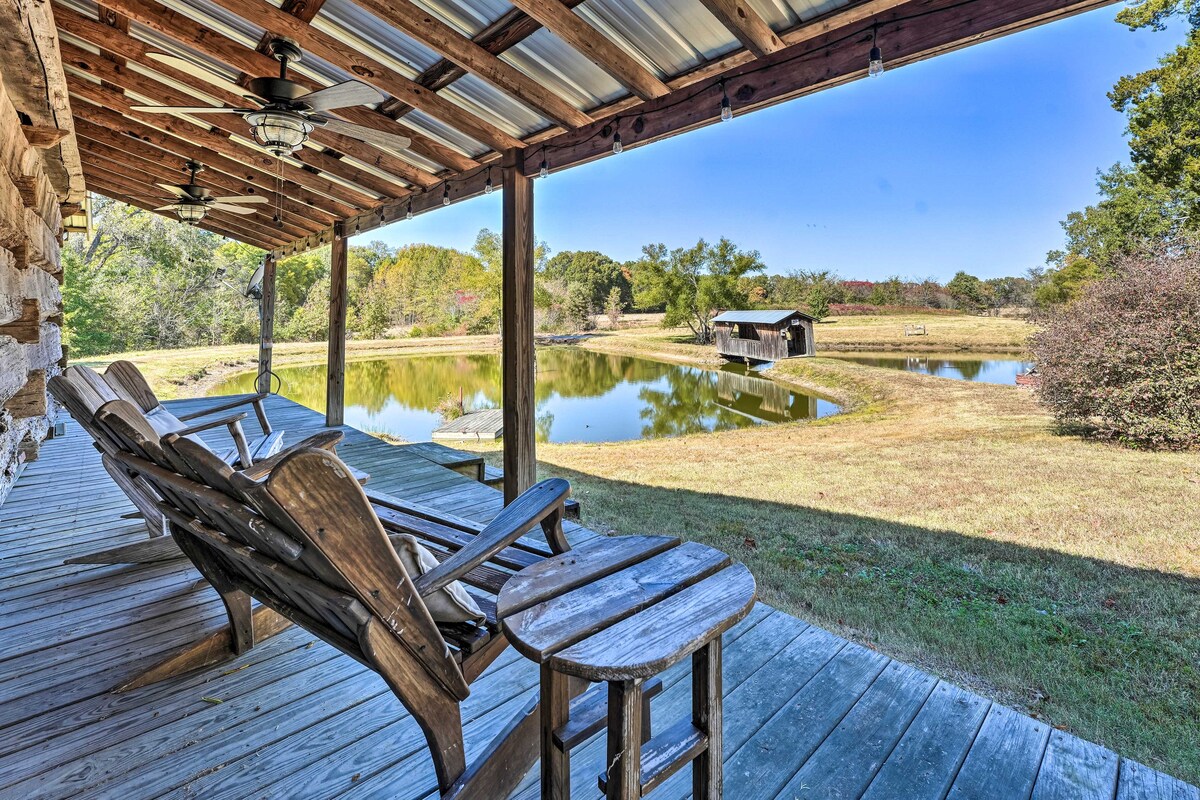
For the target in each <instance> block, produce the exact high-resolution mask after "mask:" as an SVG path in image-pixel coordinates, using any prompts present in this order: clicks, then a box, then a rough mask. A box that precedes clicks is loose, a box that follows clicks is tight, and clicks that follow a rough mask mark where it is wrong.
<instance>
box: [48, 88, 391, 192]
mask: <svg viewBox="0 0 1200 800" xmlns="http://www.w3.org/2000/svg"><path fill="white" fill-rule="evenodd" d="M67 84H68V86H70V88H71V96H72V97H75V98H79V99H81V100H87V101H88V102H90V103H93V104H95V105H98V106H101V107H103V108H107V109H112V110H114V111H115V112H116V113H117V114H118V115H120V116H121V117H123V118H125V119H126V120H133V121H135V122H140V123H142V124H143V125H146V126H149V127H151V128H157V129H158V130H160V131H163V132H165V133H168V134H170V135H172V136H174V137H176V138H179V139H183V140H184V141H189V142H192V143H194V145H196V146H198V147H200V148H206V149H208V150H211V151H213V152H216V153H220V154H221V155H223V156H225V157H226V158H230V159H233V160H234V161H237V162H239V163H242V164H246V165H247V166H251V167H252V168H254V169H265V170H267V171H274V170H276V169H281V171H282V174H283V177H284V178H285V179H287V180H290V181H291V182H293V183H298V184H300V185H301V186H304V187H306V188H309V189H311V190H313V191H315V192H320V193H321V194H324V195H326V196H328V197H330V198H333V199H336V200H338V201H339V202H341V203H343V204H346V205H348V206H349V207H350V208H351V209H367V208H370V207H372V206H374V205H376V204H377V202H378V201H377V200H376V199H375V198H374V197H371V196H369V195H365V194H363V193H362V192H360V191H358V190H357V189H352V188H350V187H348V186H345V185H344V184H341V183H338V182H337V181H334V180H331V179H329V178H327V177H325V176H323V175H320V174H318V173H317V172H316V171H315V170H314V171H310V170H306V169H304V168H302V167H297V166H295V165H293V164H289V163H287V162H286V161H285V162H283V163H282V165H281V164H280V162H279V161H278V160H277V159H276V158H275V157H274V156H272V155H270V154H268V153H265V152H262V151H260V150H256V149H254V148H251V147H250V146H248V145H244V144H240V143H238V142H236V141H234V140H232V139H230V138H229V135H228V134H226V133H221V132H215V131H214V130H213V129H211V128H205V127H201V126H200V125H194V124H192V123H191V122H188V121H186V120H183V119H180V118H179V117H175V116H171V115H170V114H147V113H145V112H142V111H134V110H132V108H131V107H130V106H131V105H132V103H130V101H129V98H127V97H126V96H125V95H123V94H121V93H120V92H117V91H115V90H113V89H108V88H105V87H103V86H101V85H100V84H98V83H92V82H91V81H89V80H87V79H86V78H82V77H76V76H73V75H71V76H68V78H67ZM202 160H203V159H202ZM352 213H353V212H352Z"/></svg>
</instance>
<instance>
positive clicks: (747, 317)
mask: <svg viewBox="0 0 1200 800" xmlns="http://www.w3.org/2000/svg"><path fill="white" fill-rule="evenodd" d="M794 314H799V315H800V316H802V317H804V318H805V319H812V317H810V316H808V314H805V313H804V312H802V311H796V310H772V311H726V312H725V313H724V314H718V315H717V316H715V317H713V319H712V321H713V322H733V323H745V324H747V325H778V324H779V323H781V322H783V321H784V320H786V319H787V318H788V317H791V316H792V315H794Z"/></svg>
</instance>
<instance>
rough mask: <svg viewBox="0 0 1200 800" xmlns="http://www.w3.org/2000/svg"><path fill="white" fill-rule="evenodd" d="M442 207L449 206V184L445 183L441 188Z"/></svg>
mask: <svg viewBox="0 0 1200 800" xmlns="http://www.w3.org/2000/svg"><path fill="white" fill-rule="evenodd" d="M442 205H444V206H448V205H450V184H449V183H447V184H446V185H445V186H444V187H443V188H442Z"/></svg>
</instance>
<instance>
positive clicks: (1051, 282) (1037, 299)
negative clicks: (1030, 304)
mask: <svg viewBox="0 0 1200 800" xmlns="http://www.w3.org/2000/svg"><path fill="white" fill-rule="evenodd" d="M1102 276H1103V273H1102V272H1101V270H1100V268H1099V267H1097V266H1096V264H1095V263H1094V262H1092V261H1091V260H1090V259H1087V258H1084V257H1083V256H1076V255H1069V254H1068V255H1065V256H1063V257H1062V262H1061V266H1059V267H1058V268H1056V269H1051V270H1047V271H1046V277H1045V280H1044V281H1043V282H1042V284H1041V286H1039V287H1038V288H1037V291H1035V292H1034V294H1033V300H1034V304H1035V305H1037V306H1038V307H1039V308H1049V307H1051V306H1059V305H1064V304H1066V303H1069V302H1071V301H1072V300H1074V299H1075V298H1077V297H1079V295H1080V293H1081V292H1082V291H1083V287H1085V286H1087V285H1088V284H1089V283H1091V282H1092V281H1095V280H1097V279H1098V278H1100V277H1102Z"/></svg>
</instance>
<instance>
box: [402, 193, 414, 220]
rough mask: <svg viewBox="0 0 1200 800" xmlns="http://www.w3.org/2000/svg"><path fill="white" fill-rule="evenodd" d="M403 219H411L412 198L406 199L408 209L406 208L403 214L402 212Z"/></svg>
mask: <svg viewBox="0 0 1200 800" xmlns="http://www.w3.org/2000/svg"><path fill="white" fill-rule="evenodd" d="M404 218H405V219H412V218H413V210H412V198H411V197H410V198H408V208H407V209H406V210H405V212H404Z"/></svg>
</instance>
